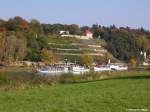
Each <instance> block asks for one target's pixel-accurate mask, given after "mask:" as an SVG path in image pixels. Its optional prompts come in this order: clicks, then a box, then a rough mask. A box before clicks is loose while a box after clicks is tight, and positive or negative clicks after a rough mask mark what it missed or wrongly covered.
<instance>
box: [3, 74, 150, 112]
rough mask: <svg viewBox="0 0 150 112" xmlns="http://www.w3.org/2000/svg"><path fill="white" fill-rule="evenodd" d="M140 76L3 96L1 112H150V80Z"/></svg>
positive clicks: (8, 92)
mask: <svg viewBox="0 0 150 112" xmlns="http://www.w3.org/2000/svg"><path fill="white" fill-rule="evenodd" d="M143 73H144V72H141V73H140V72H139V73H138V72H137V74H136V75H134V76H132V77H131V76H130V75H129V76H126V77H125V76H123V77H120V78H114V77H113V78H112V79H107V80H101V81H91V82H82V83H76V84H65V85H55V86H46V85H44V86H41V87H40V88H39V87H38V88H36V87H34V88H30V89H25V90H19V91H13V90H11V91H7V92H5V91H1V92H0V112H87V111H88V112H127V109H148V110H150V86H149V85H150V76H149V75H148V72H147V74H146V73H145V74H146V75H145V74H143Z"/></svg>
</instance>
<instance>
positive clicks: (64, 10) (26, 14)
mask: <svg viewBox="0 0 150 112" xmlns="http://www.w3.org/2000/svg"><path fill="white" fill-rule="evenodd" d="M14 16H21V17H23V18H25V19H27V20H30V19H32V18H36V19H38V20H39V21H41V22H42V23H51V24H53V23H63V24H73V23H75V24H79V25H92V24H96V23H98V24H101V25H106V26H109V25H112V24H115V25H116V26H118V27H120V26H129V27H132V28H137V27H141V26H142V27H144V28H146V29H149V30H150V0H1V2H0V18H1V19H8V18H10V17H14Z"/></svg>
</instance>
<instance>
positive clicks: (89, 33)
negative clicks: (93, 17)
mask: <svg viewBox="0 0 150 112" xmlns="http://www.w3.org/2000/svg"><path fill="white" fill-rule="evenodd" d="M82 35H83V36H84V37H85V38H89V39H92V38H93V33H92V31H91V30H89V29H87V30H84V31H83V34H82Z"/></svg>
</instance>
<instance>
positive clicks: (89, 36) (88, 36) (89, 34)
mask: <svg viewBox="0 0 150 112" xmlns="http://www.w3.org/2000/svg"><path fill="white" fill-rule="evenodd" d="M59 34H60V36H61V37H74V38H77V39H86V40H90V39H92V38H93V33H92V31H91V30H89V29H87V30H84V31H83V32H82V33H81V35H71V34H70V33H69V31H59Z"/></svg>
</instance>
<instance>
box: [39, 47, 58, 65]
mask: <svg viewBox="0 0 150 112" xmlns="http://www.w3.org/2000/svg"><path fill="white" fill-rule="evenodd" d="M41 57H42V61H43V62H44V63H46V64H50V63H56V62H58V61H59V58H58V57H57V56H56V55H55V54H54V53H53V52H52V51H50V50H47V49H43V50H42V51H41Z"/></svg>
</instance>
